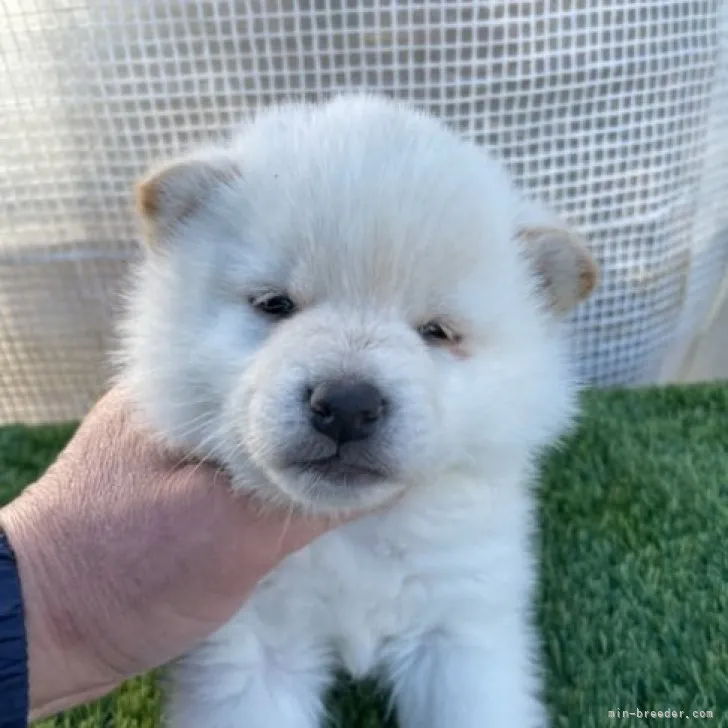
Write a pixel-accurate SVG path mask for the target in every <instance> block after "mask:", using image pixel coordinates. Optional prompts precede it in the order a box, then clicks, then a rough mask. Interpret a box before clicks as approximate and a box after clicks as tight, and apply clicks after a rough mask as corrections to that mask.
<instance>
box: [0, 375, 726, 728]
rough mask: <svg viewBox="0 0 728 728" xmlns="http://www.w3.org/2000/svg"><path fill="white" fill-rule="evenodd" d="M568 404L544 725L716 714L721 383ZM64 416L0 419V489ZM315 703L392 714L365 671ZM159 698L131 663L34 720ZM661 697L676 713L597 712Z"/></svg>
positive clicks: (346, 723)
mask: <svg viewBox="0 0 728 728" xmlns="http://www.w3.org/2000/svg"><path fill="white" fill-rule="evenodd" d="M584 404H585V411H584V415H583V418H582V421H581V425H580V427H579V429H578V431H577V432H576V434H575V435H574V436H572V437H571V438H570V439H569V440H568V442H567V443H566V445H565V447H563V448H561V449H560V450H558V451H557V452H554V453H553V454H552V455H551V456H550V457H549V458H548V459H547V460H546V462H545V463H544V478H543V484H542V489H541V491H540V499H541V505H542V509H541V515H542V532H541V540H542V547H543V553H542V591H541V599H540V603H539V619H540V623H541V632H542V635H543V643H544V659H545V663H546V667H547V686H546V687H547V700H548V704H549V709H550V712H551V715H552V716H553V726H554V728H567V727H568V728H596V727H597V726H605V727H606V726H614V725H620V726H635V727H636V726H640V727H641V728H644V727H645V726H657V725H664V724H665V723H668V724H672V723H675V722H677V723H683V722H684V721H685V720H689V723H688V724H692V725H695V724H697V725H710V726H713V727H714V728H718V727H719V726H720V727H721V728H728V555H727V550H726V539H727V538H728V384H712V385H693V386H686V387H670V388H665V389H644V390H629V391H622V390H614V391H602V392H589V393H587V394H586V395H585V397H584ZM72 430H73V428H72V426H67V427H37V428H23V427H7V428H0V500H8V499H9V498H11V497H12V496H13V495H14V494H15V493H17V492H19V491H20V490H21V489H22V487H23V486H24V485H25V484H26V483H28V482H30V481H32V480H33V479H34V478H36V477H37V476H38V475H39V474H40V473H41V472H42V471H43V469H44V468H45V467H46V465H47V464H48V463H49V462H50V461H51V460H52V459H53V457H54V455H55V454H56V453H57V451H58V450H59V449H60V448H61V447H62V446H63V444H64V442H65V441H66V440H67V438H68V437H69V436H70V434H71V433H72ZM331 705H332V720H331V725H332V726H336V727H337V728H384V727H385V726H386V728H393V726H394V722H393V721H391V720H390V721H389V722H387V721H386V719H385V718H384V715H385V712H384V700H383V699H382V698H381V697H378V696H377V693H376V691H375V689H374V687H373V686H372V685H371V684H352V683H350V682H346V681H343V680H342V681H341V682H340V683H339V684H338V685H337V687H336V689H335V690H334V691H333V694H332V696H331ZM159 706H160V695H159V691H158V689H157V687H156V685H155V682H154V679H153V678H152V677H149V676H147V677H145V678H140V679H137V680H132V681H130V682H129V683H127V684H126V685H125V686H123V687H122V688H121V689H120V690H118V691H117V692H116V693H114V694H113V695H111V696H109V697H108V698H106V699H104V700H102V701H99V702H97V703H95V704H93V705H91V706H87V707H83V708H80V709H77V710H75V711H72V712H70V713H68V714H67V715H65V716H61V717H57V718H55V719H52V720H48V721H44V722H42V723H38V724H37V727H38V728H40V727H41V726H42V727H43V728H50V726H64V728H82V727H83V728H101V727H102V726H103V727H104V728H111V727H113V728H142V727H144V728H152V726H157V725H159ZM665 709H669V710H671V711H672V710H675V711H680V710H682V711H684V712H685V714H686V715H687V718H683V720H680V719H677V720H675V719H674V718H670V719H667V720H666V719H664V718H663V719H660V718H652V717H646V718H640V717H637V716H630V715H627V717H611V718H610V716H609V711H611V710H619V711H628V712H636V711H637V710H641V711H645V710H646V711H651V710H665ZM694 710H697V711H712V712H713V718H712V719H705V720H701V719H700V718H699V717H697V718H696V717H693V715H692V711H694ZM617 715H619V714H617ZM200 728H204V726H201V727H200ZM271 728H274V727H273V726H271ZM423 728H425V727H424V726H423ZM453 728H458V727H457V726H453ZM484 728H487V727H485V726H484ZM514 728H518V727H517V726H514Z"/></svg>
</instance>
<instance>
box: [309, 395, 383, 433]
mask: <svg viewBox="0 0 728 728" xmlns="http://www.w3.org/2000/svg"><path fill="white" fill-rule="evenodd" d="M309 405H310V407H311V424H312V425H313V426H314V427H315V428H316V429H317V430H318V431H319V432H321V433H322V434H324V435H326V437H329V438H331V439H332V440H333V441H334V442H336V443H339V444H343V443H345V442H349V441H350V440H363V439H364V438H365V437H369V435H370V434H371V433H372V432H373V430H374V428H375V427H376V425H377V422H378V420H380V419H381V417H382V415H383V414H384V399H383V398H382V395H381V394H380V392H379V390H378V389H377V388H376V387H373V386H372V385H371V384H369V383H367V382H356V381H354V382H352V381H331V382H324V383H323V384H319V385H318V386H317V387H316V388H315V389H314V390H313V392H312V393H311V398H310V400H309Z"/></svg>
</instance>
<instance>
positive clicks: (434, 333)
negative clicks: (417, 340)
mask: <svg viewBox="0 0 728 728" xmlns="http://www.w3.org/2000/svg"><path fill="white" fill-rule="evenodd" d="M417 331H418V333H419V335H420V336H421V337H422V338H423V339H424V340H425V341H430V342H432V343H433V344H438V343H441V344H445V343H448V342H454V341H458V339H459V337H458V335H457V334H456V333H455V332H453V331H450V329H448V328H447V327H446V326H445V325H443V324H441V323H439V322H438V321H428V322H427V323H426V324H423V325H422V326H420V327H419V328H418V329H417Z"/></svg>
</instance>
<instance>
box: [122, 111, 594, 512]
mask: <svg viewBox="0 0 728 728" xmlns="http://www.w3.org/2000/svg"><path fill="white" fill-rule="evenodd" d="M138 201H139V208H140V211H141V216H142V220H143V223H144V226H145V238H146V240H147V242H148V244H149V251H148V254H147V257H146V260H145V261H144V263H143V264H142V266H141V268H140V270H139V271H138V275H137V277H136V282H135V286H134V288H133V291H132V294H131V297H130V306H129V315H128V317H127V320H126V322H125V327H124V335H125V338H124V343H125V346H124V356H125V358H124V374H125V378H126V380H127V383H128V384H129V385H130V387H131V390H132V392H133V393H134V395H135V396H136V398H137V401H138V403H139V405H140V406H141V408H142V409H143V411H144V412H145V413H146V415H147V416H148V417H149V418H150V420H151V422H152V424H153V425H155V426H156V427H158V428H159V429H161V431H162V432H163V433H164V434H166V436H167V437H168V438H170V439H171V440H172V441H174V442H177V443H179V444H184V445H186V446H192V447H193V448H195V450H196V451H197V452H198V453H199V454H202V455H205V456H211V457H213V458H216V459H218V460H221V461H222V462H224V463H225V464H226V465H227V466H228V467H229V468H230V470H231V471H232V473H233V475H234V477H235V482H236V484H237V485H238V487H241V488H245V489H248V490H253V491H257V492H259V493H260V494H261V495H263V496H264V497H266V498H268V499H271V500H283V501H286V502H288V503H290V502H293V503H296V504H299V505H301V506H303V507H306V508H310V509H316V510H336V509H344V508H350V507H361V506H372V505H375V504H377V503H379V502H383V501H384V500H386V499H387V498H389V497H390V496H391V495H392V493H393V492H395V491H398V490H403V489H406V488H414V487H418V484H421V483H422V482H424V481H433V479H435V480H437V479H438V478H440V477H442V476H446V475H447V474H448V473H452V472H455V471H458V472H461V473H473V474H477V475H479V476H480V477H485V478H486V479H487V475H488V473H489V472H497V471H498V470H499V469H500V468H503V467H505V466H506V465H507V463H508V462H510V461H511V460H512V459H513V458H521V459H522V458H523V457H524V456H529V455H530V454H531V453H533V452H534V451H535V450H537V449H538V448H540V447H542V446H544V445H546V444H548V443H550V442H551V441H552V440H553V438H554V437H556V436H557V435H559V434H560V433H561V431H562V429H563V428H564V426H565V425H566V423H567V421H568V418H569V416H570V413H571V408H572V386H571V381H570V376H569V371H568V366H567V361H566V357H565V352H564V346H563V343H562V340H561V337H560V334H559V328H560V327H559V322H558V318H559V316H560V315H562V314H563V313H564V312H567V311H568V310H570V309H571V308H572V307H573V306H574V305H575V304H576V303H577V301H578V300H579V299H580V298H583V297H584V296H586V295H587V294H588V292H589V291H590V290H591V288H592V287H593V285H594V281H595V269H594V267H593V264H592V263H591V260H590V258H589V256H588V255H587V254H586V253H585V252H584V250H583V248H581V247H580V246H579V244H578V243H577V242H576V238H575V236H573V234H571V233H569V232H568V231H567V230H565V229H563V228H562V227H559V226H558V225H556V226H555V225H554V224H553V222H552V221H551V220H549V218H548V217H547V216H546V214H545V213H543V212H542V211H540V210H539V209H538V208H537V207H536V206H535V205H534V204H532V203H528V202H526V201H525V200H524V199H523V198H522V197H521V196H520V195H519V194H518V192H517V191H516V190H515V189H514V187H513V186H512V184H511V182H510V180H509V178H508V177H507V175H506V174H505V172H504V171H503V169H502V168H501V167H500V166H499V165H498V164H497V163H496V162H495V161H494V160H492V159H491V158H490V157H488V156H487V155H486V154H484V153H483V152H481V151H480V150H477V149H475V148H474V147H472V146H470V145H468V144H467V143H465V142H463V141H461V140H460V139H459V138H457V137H455V136H454V135H452V134H450V133H449V132H447V131H446V130H445V129H443V128H442V127H441V126H440V125H439V124H438V123H436V122H435V121H433V120H431V119H429V118H426V117H424V116H422V115H420V114H418V113H415V112H413V111H411V110H408V109H406V108H404V107H401V106H399V105H397V104H394V103H392V102H388V101H384V100H382V99H376V98H372V97H342V98H339V99H337V100H335V101H333V102H330V103H328V104H326V105H323V106H315V107H308V106H285V107H280V108H278V109H274V110H272V111H270V112H268V113H267V114H265V115H264V116H262V117H260V118H258V119H257V120H256V121H255V122H253V123H252V124H251V125H249V126H248V127H246V128H243V129H242V130H240V131H239V133H238V134H237V135H236V136H235V137H234V138H233V139H232V141H231V142H230V144H229V145H227V146H225V147H219V148H213V149H206V150H201V151H199V152H197V153H195V154H194V155H191V156H189V157H187V158H185V159H182V160H178V161H176V162H174V163H172V164H170V165H167V166H164V167H161V168H159V169H157V170H154V171H152V172H151V173H150V175H149V176H148V177H147V179H145V180H144V181H142V182H141V183H140V185H139V187H138Z"/></svg>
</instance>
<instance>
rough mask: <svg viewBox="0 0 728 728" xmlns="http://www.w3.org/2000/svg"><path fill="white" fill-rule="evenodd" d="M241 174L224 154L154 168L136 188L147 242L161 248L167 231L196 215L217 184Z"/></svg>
mask: <svg viewBox="0 0 728 728" xmlns="http://www.w3.org/2000/svg"><path fill="white" fill-rule="evenodd" d="M238 176H240V170H239V169H238V167H237V166H236V164H235V163H234V162H233V161H232V160H231V159H230V158H229V157H226V156H224V155H223V154H219V155H212V154H208V155H205V156H202V155H200V156H197V157H195V156H190V157H186V158H182V159H177V160H173V161H171V162H166V163H163V164H161V165H158V166H156V167H154V168H152V169H151V170H150V171H149V172H148V173H147V175H146V176H145V177H143V178H142V179H141V180H139V182H137V184H136V188H135V198H136V207H137V212H138V214H139V216H140V218H141V220H142V223H143V226H144V232H145V235H144V237H145V241H146V243H147V244H148V245H149V246H150V247H157V246H158V245H159V243H160V239H161V238H163V237H164V235H165V233H168V232H170V231H171V230H172V229H173V228H175V227H176V226H177V225H179V224H180V223H181V222H183V221H184V220H185V219H187V218H189V217H190V216H191V215H193V214H195V212H197V211H198V210H199V209H200V208H201V207H202V206H203V205H204V203H205V202H206V201H207V200H208V199H209V197H210V194H211V193H212V192H213V191H214V190H215V189H216V188H217V187H219V186H220V185H223V184H227V183H229V182H231V181H232V180H233V179H235V178H236V177H238Z"/></svg>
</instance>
